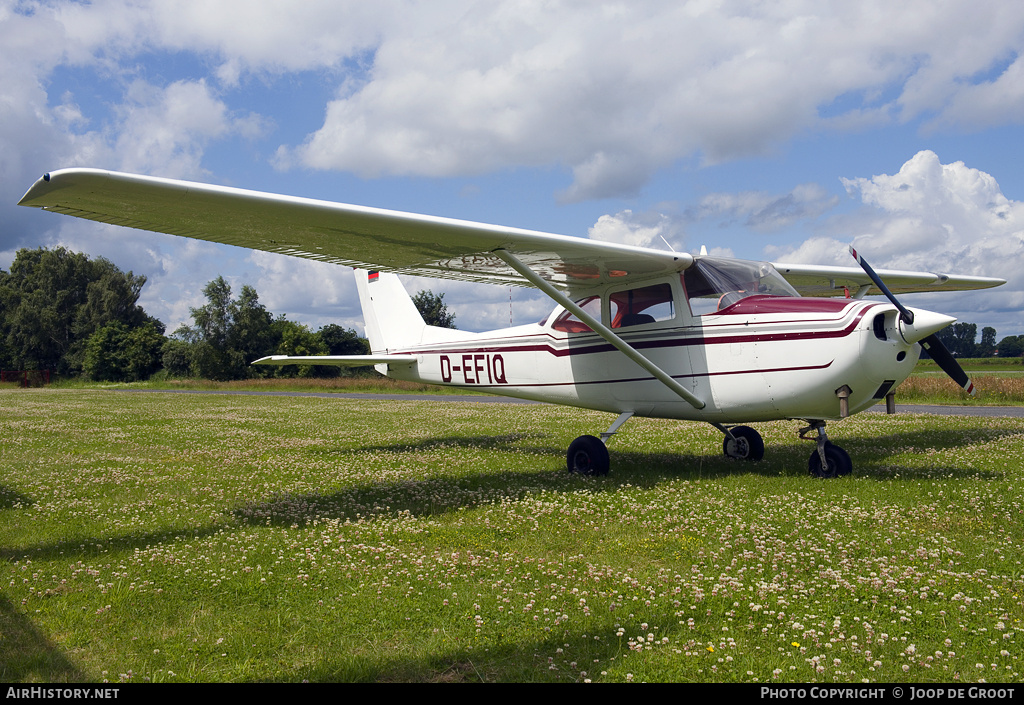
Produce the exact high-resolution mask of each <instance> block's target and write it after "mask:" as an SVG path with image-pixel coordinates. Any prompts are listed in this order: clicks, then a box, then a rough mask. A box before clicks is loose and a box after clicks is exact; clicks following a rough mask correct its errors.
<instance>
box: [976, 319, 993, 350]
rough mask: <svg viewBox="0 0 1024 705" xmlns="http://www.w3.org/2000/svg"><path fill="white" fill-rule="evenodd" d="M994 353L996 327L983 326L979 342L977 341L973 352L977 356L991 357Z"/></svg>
mask: <svg viewBox="0 0 1024 705" xmlns="http://www.w3.org/2000/svg"><path fill="white" fill-rule="evenodd" d="M995 353H996V329H995V328H992V327H991V326H985V327H984V328H982V329H981V342H980V343H978V345H977V348H976V349H975V352H974V354H975V355H976V356H977V357H992V356H993V355H995Z"/></svg>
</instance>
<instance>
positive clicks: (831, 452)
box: [800, 421, 853, 479]
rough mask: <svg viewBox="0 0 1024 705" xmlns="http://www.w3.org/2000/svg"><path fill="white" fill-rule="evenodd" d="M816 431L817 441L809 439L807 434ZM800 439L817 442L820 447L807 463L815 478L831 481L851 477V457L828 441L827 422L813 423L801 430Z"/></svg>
mask: <svg viewBox="0 0 1024 705" xmlns="http://www.w3.org/2000/svg"><path fill="white" fill-rule="evenodd" d="M811 430H816V431H817V432H818V437H817V439H812V438H808V437H807V436H806V435H805V434H806V433H807V432H808V431H811ZM800 438H802V439H804V440H816V441H817V444H818V447H817V448H816V449H815V451H814V452H813V453H811V457H810V458H809V459H808V461H807V467H808V470H810V472H811V474H812V475H814V476H815V477H820V478H822V479H829V478H834V477H842V476H843V475H849V474H850V473H851V472H852V471H853V461H852V460H850V455H849V454H848V453H847V452H846V451H845V450H843V449H842V448H840V447H839V446H837V445H835V444H834V443H832V442H831V441H829V440H828V436H826V435H825V422H824V421H819V422H817V423H812V424H811V425H810V426H808V427H807V428H804V429H801V430H800Z"/></svg>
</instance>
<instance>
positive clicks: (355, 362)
mask: <svg viewBox="0 0 1024 705" xmlns="http://www.w3.org/2000/svg"><path fill="white" fill-rule="evenodd" d="M252 364H254V365H327V366H332V367H368V366H370V365H415V364H416V356H415V355H270V356H268V357H261V358H260V359H259V360H256V361H255V362H253V363H252Z"/></svg>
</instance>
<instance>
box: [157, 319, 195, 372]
mask: <svg viewBox="0 0 1024 705" xmlns="http://www.w3.org/2000/svg"><path fill="white" fill-rule="evenodd" d="M179 330H180V329H179ZM192 347H193V346H192V343H189V342H188V341H187V340H183V339H182V338H180V337H172V338H170V339H168V340H167V341H166V342H165V343H164V346H163V349H162V353H161V361H162V362H163V366H164V369H165V370H166V371H167V374H168V375H169V376H171V377H188V376H189V375H191V374H192Z"/></svg>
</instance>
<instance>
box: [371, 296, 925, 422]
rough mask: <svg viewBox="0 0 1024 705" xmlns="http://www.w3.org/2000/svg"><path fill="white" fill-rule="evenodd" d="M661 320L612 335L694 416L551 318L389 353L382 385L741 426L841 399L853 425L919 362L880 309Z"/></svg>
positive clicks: (744, 303) (800, 302)
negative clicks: (402, 362) (392, 382)
mask: <svg viewBox="0 0 1024 705" xmlns="http://www.w3.org/2000/svg"><path fill="white" fill-rule="evenodd" d="M680 289H682V285H681V284H680ZM677 293H678V295H680V296H681V294H682V293H684V292H683V291H680V292H677ZM592 298H593V299H594V300H600V301H602V302H603V305H602V307H601V310H602V311H603V316H604V319H605V321H606V323H607V324H610V325H612V326H614V325H615V323H616V320H615V316H614V312H613V311H612V310H611V309H612V308H613V306H612V305H613V304H614V303H615V298H614V295H612V297H611V300H610V303H611V304H612V305H610V303H609V297H608V296H607V295H605V296H601V295H600V294H597V295H594V296H593V297H592ZM595 309H596V306H595ZM670 309H671V311H670V315H663V316H661V320H649V321H641V322H639V323H629V324H628V325H621V326H620V327H617V328H616V329H615V330H616V333H617V334H618V335H619V336H620V337H621V338H622V339H623V340H625V341H626V342H627V343H628V344H629V345H631V346H632V347H634V348H635V349H636V350H638V351H639V352H640V353H641V354H643V355H644V356H645V357H647V358H648V359H649V360H651V361H652V362H653V363H654V364H655V365H657V366H658V367H660V368H661V369H662V370H664V371H665V372H667V373H668V374H669V375H670V376H671V377H672V378H673V379H675V380H677V381H678V382H679V383H680V384H682V385H683V386H684V387H686V388H687V389H689V390H690V391H692V392H693V394H694V395H695V396H696V397H697V398H699V399H700V400H701V401H703V402H704V403H705V406H704V408H702V409H698V408H696V407H695V406H694V405H692V404H691V403H689V402H687V401H685V400H684V399H682V398H681V397H680V396H679V395H677V394H676V393H674V392H673V391H672V390H671V389H669V388H668V387H666V386H665V385H664V384H662V383H661V382H660V381H658V380H657V379H655V378H654V377H653V376H652V375H651V374H650V373H649V372H647V371H645V370H644V369H642V368H641V367H640V366H639V365H637V364H636V363H634V362H632V361H631V360H629V359H628V358H626V357H625V356H624V355H623V354H622V353H621V352H620V351H619V350H616V349H615V348H614V347H613V346H612V345H611V344H609V343H608V342H606V341H605V340H604V339H602V338H601V337H600V336H599V335H597V334H596V333H594V332H592V331H589V330H588V329H586V326H580V325H579V322H578V321H577V322H576V324H575V325H574V324H573V323H572V320H571V318H572V317H567V316H565V313H564V312H562V310H561V309H556V310H555V311H554V312H553V313H552V314H551V315H550V316H548V317H547V319H545V321H543V322H541V323H538V324H532V325H526V326H519V327H516V328H509V329H505V330H499V331H490V332H486V333H465V334H464V338H463V339H458V340H456V339H451V340H446V341H445V342H443V343H428V344H421V345H411V346H406V347H403V348H401V349H393V350H390V352H394V353H405V354H413V355H416V356H417V364H416V365H414V366H412V367H410V368H405V369H404V370H403V369H394V370H392V371H391V372H390V374H391V376H393V377H399V378H406V379H414V380H418V381H423V382H427V383H431V384H439V385H450V386H458V387H471V388H475V389H479V390H481V391H487V392H493V393H497V394H503V395H507V396H512V397H520V398H525V399H534V400H539V401H547V402H553V403H558V404H567V405H572V406H579V407H585V408H590V409H598V410H602V411H609V412H615V413H621V412H624V411H632V412H634V413H635V414H637V415H641V416H652V417H662V418H676V419H690V420H701V421H710V422H718V423H741V422H753V421H766V420H771V419H780V418H799V419H832V418H838V417H840V415H841V412H840V400H839V396H838V395H837V392H838V390H840V389H842V388H844V387H846V388H848V389H849V402H848V403H849V407H848V408H849V413H856V412H857V411H861V410H863V409H865V408H868V407H870V406H872V405H873V404H875V403H876V402H877V400H878V399H881V398H884V396H885V394H886V392H888V391H889V390H890V389H891V388H893V387H895V386H896V385H898V384H899V383H900V382H902V381H903V380H904V379H906V377H907V376H908V375H909V374H910V372H911V371H912V370H913V368H914V365H915V363H916V362H917V359H918V355H919V352H920V347H919V346H918V345H916V344H913V343H907V342H905V341H904V340H903V339H902V338H901V337H900V336H899V334H898V331H897V329H896V327H897V319H896V316H897V312H896V310H895V307H893V306H892V305H890V304H888V303H878V302H871V301H863V300H855V299H818V298H800V297H788V296H761V295H756V294H755V295H751V296H746V297H745V298H740V299H739V300H738V301H736V302H734V303H731V304H729V305H725V306H724V307H722V308H721V309H720V310H714V311H709V312H706V313H704V314H703V315H694V313H693V312H692V311H691V310H690V308H689V306H687V305H686V301H685V299H682V300H680V298H676V299H675V303H674V305H673V306H671V307H670ZM651 310H653V309H651ZM648 318H652V317H650V316H648ZM619 322H620V323H622V322H623V320H622V317H621V316H620V321H619Z"/></svg>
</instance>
